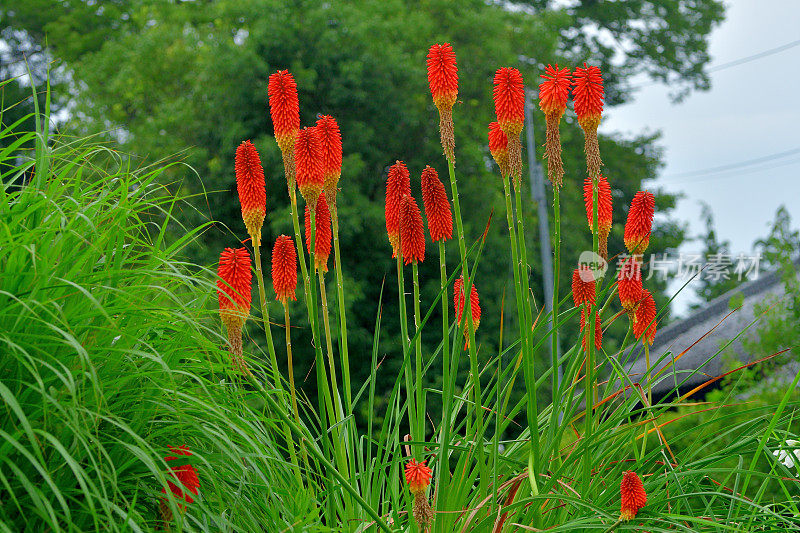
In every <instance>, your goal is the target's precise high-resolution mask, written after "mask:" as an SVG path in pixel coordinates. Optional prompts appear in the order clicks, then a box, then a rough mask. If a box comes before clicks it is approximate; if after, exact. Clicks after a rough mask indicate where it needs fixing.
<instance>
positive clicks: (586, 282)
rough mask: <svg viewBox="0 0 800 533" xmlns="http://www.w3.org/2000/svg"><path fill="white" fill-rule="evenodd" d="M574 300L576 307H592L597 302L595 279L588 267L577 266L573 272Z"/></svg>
mask: <svg viewBox="0 0 800 533" xmlns="http://www.w3.org/2000/svg"><path fill="white" fill-rule="evenodd" d="M572 301H573V302H574V303H575V307H578V306H581V305H583V306H586V307H591V306H593V305H594V302H595V281H594V277H593V275H592V272H591V270H589V268H587V267H580V268H576V269H575V271H574V272H573V273H572Z"/></svg>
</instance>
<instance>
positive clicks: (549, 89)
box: [539, 63, 572, 187]
mask: <svg viewBox="0 0 800 533" xmlns="http://www.w3.org/2000/svg"><path fill="white" fill-rule="evenodd" d="M541 77H542V78H544V80H545V81H543V82H542V83H540V84H539V108H540V109H541V110H542V112H543V113H544V116H545V120H546V123H547V135H546V137H545V157H546V158H547V177H548V178H549V179H550V183H552V184H553V187H561V182H562V181H563V178H564V164H563V162H562V160H561V132H560V131H559V129H558V125H559V123H560V122H561V117H562V116H563V115H564V111H565V110H566V109H567V100H568V99H569V88H570V86H571V85H572V78H571V74H570V70H569V69H568V68H562V69H559V68H558V63H556V66H555V67H553V66H552V65H547V68H546V69H545V71H544V74H542V75H541Z"/></svg>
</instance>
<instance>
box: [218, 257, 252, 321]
mask: <svg viewBox="0 0 800 533" xmlns="http://www.w3.org/2000/svg"><path fill="white" fill-rule="evenodd" d="M217 275H218V276H219V278H220V279H218V280H217V298H218V300H219V314H220V317H221V318H222V322H223V323H224V324H225V325H226V326H228V327H229V328H233V327H234V326H235V325H237V324H238V325H239V326H241V324H242V323H244V319H245V317H246V316H247V315H248V314H249V313H250V302H251V301H252V296H251V294H250V288H251V280H252V273H251V272H250V254H249V253H247V249H246V248H236V249H234V248H225V249H224V250H223V251H222V253H221V254H220V256H219V267H218V268H217ZM234 329H235V328H234Z"/></svg>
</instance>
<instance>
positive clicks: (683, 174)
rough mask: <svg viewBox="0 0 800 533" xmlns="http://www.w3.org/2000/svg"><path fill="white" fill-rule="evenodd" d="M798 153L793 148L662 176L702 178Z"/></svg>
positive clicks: (798, 149)
mask: <svg viewBox="0 0 800 533" xmlns="http://www.w3.org/2000/svg"><path fill="white" fill-rule="evenodd" d="M797 153H800V147H797V148H793V149H791V150H786V151H785V152H778V153H776V154H770V155H765V156H762V157H756V158H754V159H747V160H745V161H739V162H737V163H730V164H728V165H720V166H718V167H709V168H703V169H699V170H690V171H688V172H679V173H677V174H668V175H666V176H664V177H665V178H684V177H690V176H702V175H705V174H714V173H717V172H723V171H726V170H734V169H738V168H741V167H747V166H750V165H755V164H758V163H765V162H767V161H772V160H774V159H780V158H782V157H786V156H790V155H793V154H797Z"/></svg>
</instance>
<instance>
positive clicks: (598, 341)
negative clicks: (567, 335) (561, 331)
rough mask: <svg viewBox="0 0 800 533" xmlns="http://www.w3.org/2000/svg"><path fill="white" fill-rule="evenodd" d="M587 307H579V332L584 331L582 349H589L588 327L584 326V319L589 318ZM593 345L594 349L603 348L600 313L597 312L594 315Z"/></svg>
mask: <svg viewBox="0 0 800 533" xmlns="http://www.w3.org/2000/svg"><path fill="white" fill-rule="evenodd" d="M589 313H590V311H589V309H588V308H583V309H581V332H584V330H586V331H585V332H584V335H583V340H581V342H582V343H583V349H584V350H585V351H589V348H588V346H589V329H588V328H587V327H586V321H587V320H589ZM594 320H595V321H594V347H595V349H596V350H601V349H602V348H603V328H602V325H601V323H600V314H599V313H597V314H595V316H594Z"/></svg>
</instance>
